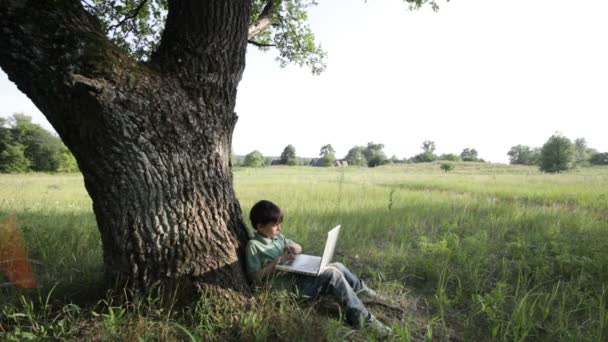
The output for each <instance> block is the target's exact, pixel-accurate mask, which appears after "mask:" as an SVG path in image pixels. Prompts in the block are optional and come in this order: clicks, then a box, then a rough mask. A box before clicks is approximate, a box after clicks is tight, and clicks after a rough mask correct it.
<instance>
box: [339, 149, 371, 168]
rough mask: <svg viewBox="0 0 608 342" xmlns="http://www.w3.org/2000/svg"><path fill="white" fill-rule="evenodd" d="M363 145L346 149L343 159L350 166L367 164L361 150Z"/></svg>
mask: <svg viewBox="0 0 608 342" xmlns="http://www.w3.org/2000/svg"><path fill="white" fill-rule="evenodd" d="M364 150H365V147H363V146H355V147H353V148H351V149H350V150H348V153H347V154H346V157H344V159H345V160H346V161H347V162H348V165H350V166H367V160H366V159H365V156H364V155H363V151H364Z"/></svg>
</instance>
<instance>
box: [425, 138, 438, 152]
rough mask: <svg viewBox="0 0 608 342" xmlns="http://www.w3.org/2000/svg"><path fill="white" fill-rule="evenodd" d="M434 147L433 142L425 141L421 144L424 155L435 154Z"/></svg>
mask: <svg viewBox="0 0 608 342" xmlns="http://www.w3.org/2000/svg"><path fill="white" fill-rule="evenodd" d="M435 149H436V145H435V142H434V141H430V140H425V141H423V142H422V151H423V152H424V153H430V154H433V153H435Z"/></svg>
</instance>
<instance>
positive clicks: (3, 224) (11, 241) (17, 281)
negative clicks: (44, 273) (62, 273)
mask: <svg viewBox="0 0 608 342" xmlns="http://www.w3.org/2000/svg"><path fill="white" fill-rule="evenodd" d="M0 270H2V271H4V273H5V274H6V276H7V277H8V279H9V280H10V281H11V282H12V283H13V284H14V285H16V286H19V287H27V288H33V287H36V280H35V279H34V274H33V273H32V267H31V265H30V262H29V260H28V258H27V251H26V250H25V244H24V243H23V238H22V236H21V234H20V232H19V230H18V229H17V221H16V220H15V215H9V216H8V217H7V218H5V219H4V220H2V221H0Z"/></svg>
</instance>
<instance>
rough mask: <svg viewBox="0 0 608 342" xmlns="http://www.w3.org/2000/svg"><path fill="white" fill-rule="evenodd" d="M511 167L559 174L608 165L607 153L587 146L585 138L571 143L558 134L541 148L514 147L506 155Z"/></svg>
mask: <svg viewBox="0 0 608 342" xmlns="http://www.w3.org/2000/svg"><path fill="white" fill-rule="evenodd" d="M507 155H508V156H509V162H510V163H511V164H512V165H538V167H539V168H540V170H541V171H544V172H552V173H554V172H561V171H566V170H569V169H572V168H574V167H577V166H592V165H608V152H604V153H601V152H598V151H597V150H596V149H594V148H590V147H588V146H587V141H586V140H585V138H578V139H575V140H574V142H572V141H571V140H570V139H568V138H567V137H565V136H564V135H562V134H560V133H555V134H553V135H552V136H551V137H550V138H549V139H548V140H547V141H546V142H545V143H544V144H543V146H542V147H530V146H526V145H516V146H513V147H511V149H510V150H509V152H508V153H507Z"/></svg>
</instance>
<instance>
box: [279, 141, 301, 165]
mask: <svg viewBox="0 0 608 342" xmlns="http://www.w3.org/2000/svg"><path fill="white" fill-rule="evenodd" d="M280 160H281V164H283V165H290V166H293V165H296V163H297V159H296V148H295V147H293V145H291V144H290V145H287V146H285V149H284V150H283V153H281V158H280Z"/></svg>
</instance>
